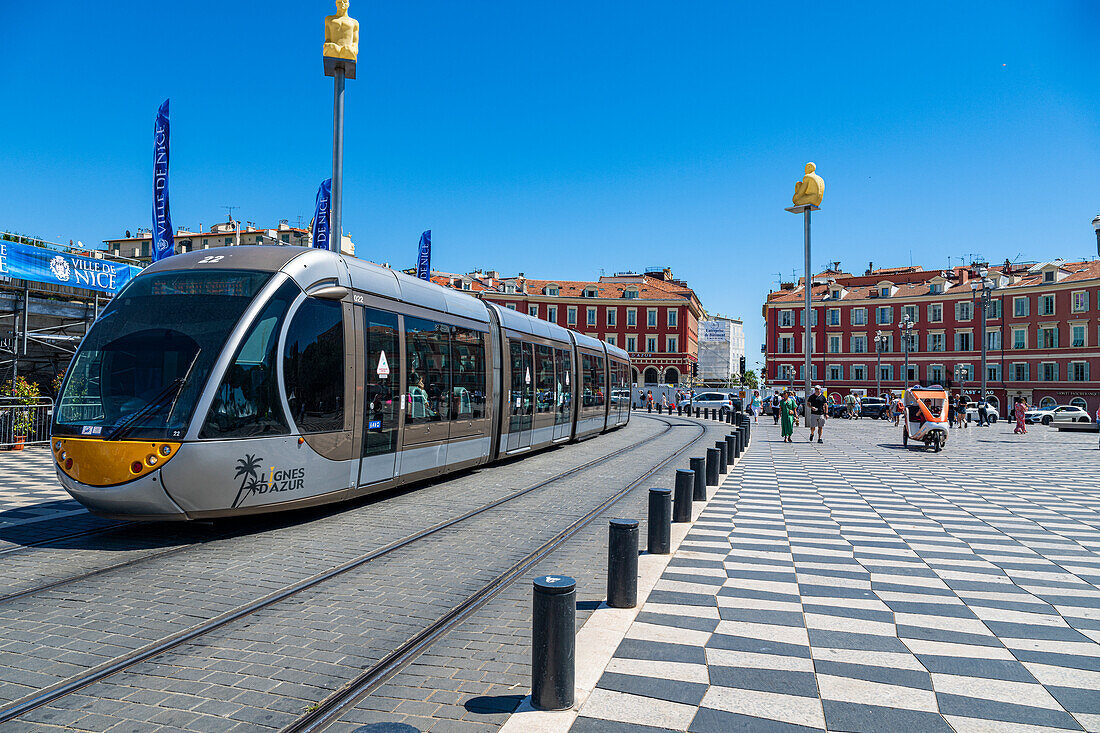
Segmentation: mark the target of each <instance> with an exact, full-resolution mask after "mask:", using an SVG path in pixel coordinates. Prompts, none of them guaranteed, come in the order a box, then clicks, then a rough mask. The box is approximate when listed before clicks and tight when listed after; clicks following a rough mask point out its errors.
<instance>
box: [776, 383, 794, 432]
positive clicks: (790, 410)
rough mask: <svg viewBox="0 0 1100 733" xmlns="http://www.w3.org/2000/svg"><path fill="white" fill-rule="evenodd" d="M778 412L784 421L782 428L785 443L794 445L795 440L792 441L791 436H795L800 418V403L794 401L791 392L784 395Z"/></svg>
mask: <svg viewBox="0 0 1100 733" xmlns="http://www.w3.org/2000/svg"><path fill="white" fill-rule="evenodd" d="M778 412H779V413H780V417H782V419H783V427H781V428H780V434H781V435H782V436H783V442H784V443H793V442H794V440H792V439H791V436H792V435H794V423H795V419H796V418H797V416H798V403H797V402H795V401H794V397H792V396H791V393H790V392H789V391H788V392H784V393H783V399H782V400H780V401H779V408H778Z"/></svg>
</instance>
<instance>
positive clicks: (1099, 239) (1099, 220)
mask: <svg viewBox="0 0 1100 733" xmlns="http://www.w3.org/2000/svg"><path fill="white" fill-rule="evenodd" d="M1092 228H1093V229H1095V230H1096V254H1097V255H1100V214H1097V215H1096V218H1095V219H1093V220H1092Z"/></svg>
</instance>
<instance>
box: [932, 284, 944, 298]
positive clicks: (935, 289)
mask: <svg viewBox="0 0 1100 733" xmlns="http://www.w3.org/2000/svg"><path fill="white" fill-rule="evenodd" d="M928 292H929V293H931V294H932V295H939V294H940V293H942V292H943V285H941V284H940V283H932V285H931V286H930V287H929V288H928Z"/></svg>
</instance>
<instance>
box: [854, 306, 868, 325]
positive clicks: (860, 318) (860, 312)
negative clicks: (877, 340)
mask: <svg viewBox="0 0 1100 733" xmlns="http://www.w3.org/2000/svg"><path fill="white" fill-rule="evenodd" d="M852 325H853V326H866V325H867V309H866V308H853V309H852Z"/></svg>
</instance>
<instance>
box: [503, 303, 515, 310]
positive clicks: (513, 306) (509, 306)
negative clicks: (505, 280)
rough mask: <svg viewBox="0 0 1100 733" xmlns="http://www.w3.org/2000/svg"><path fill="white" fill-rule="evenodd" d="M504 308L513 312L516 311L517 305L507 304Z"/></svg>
mask: <svg viewBox="0 0 1100 733" xmlns="http://www.w3.org/2000/svg"><path fill="white" fill-rule="evenodd" d="M504 307H505V308H509V309H511V310H515V309H516V304H515V303H505V304H504Z"/></svg>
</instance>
